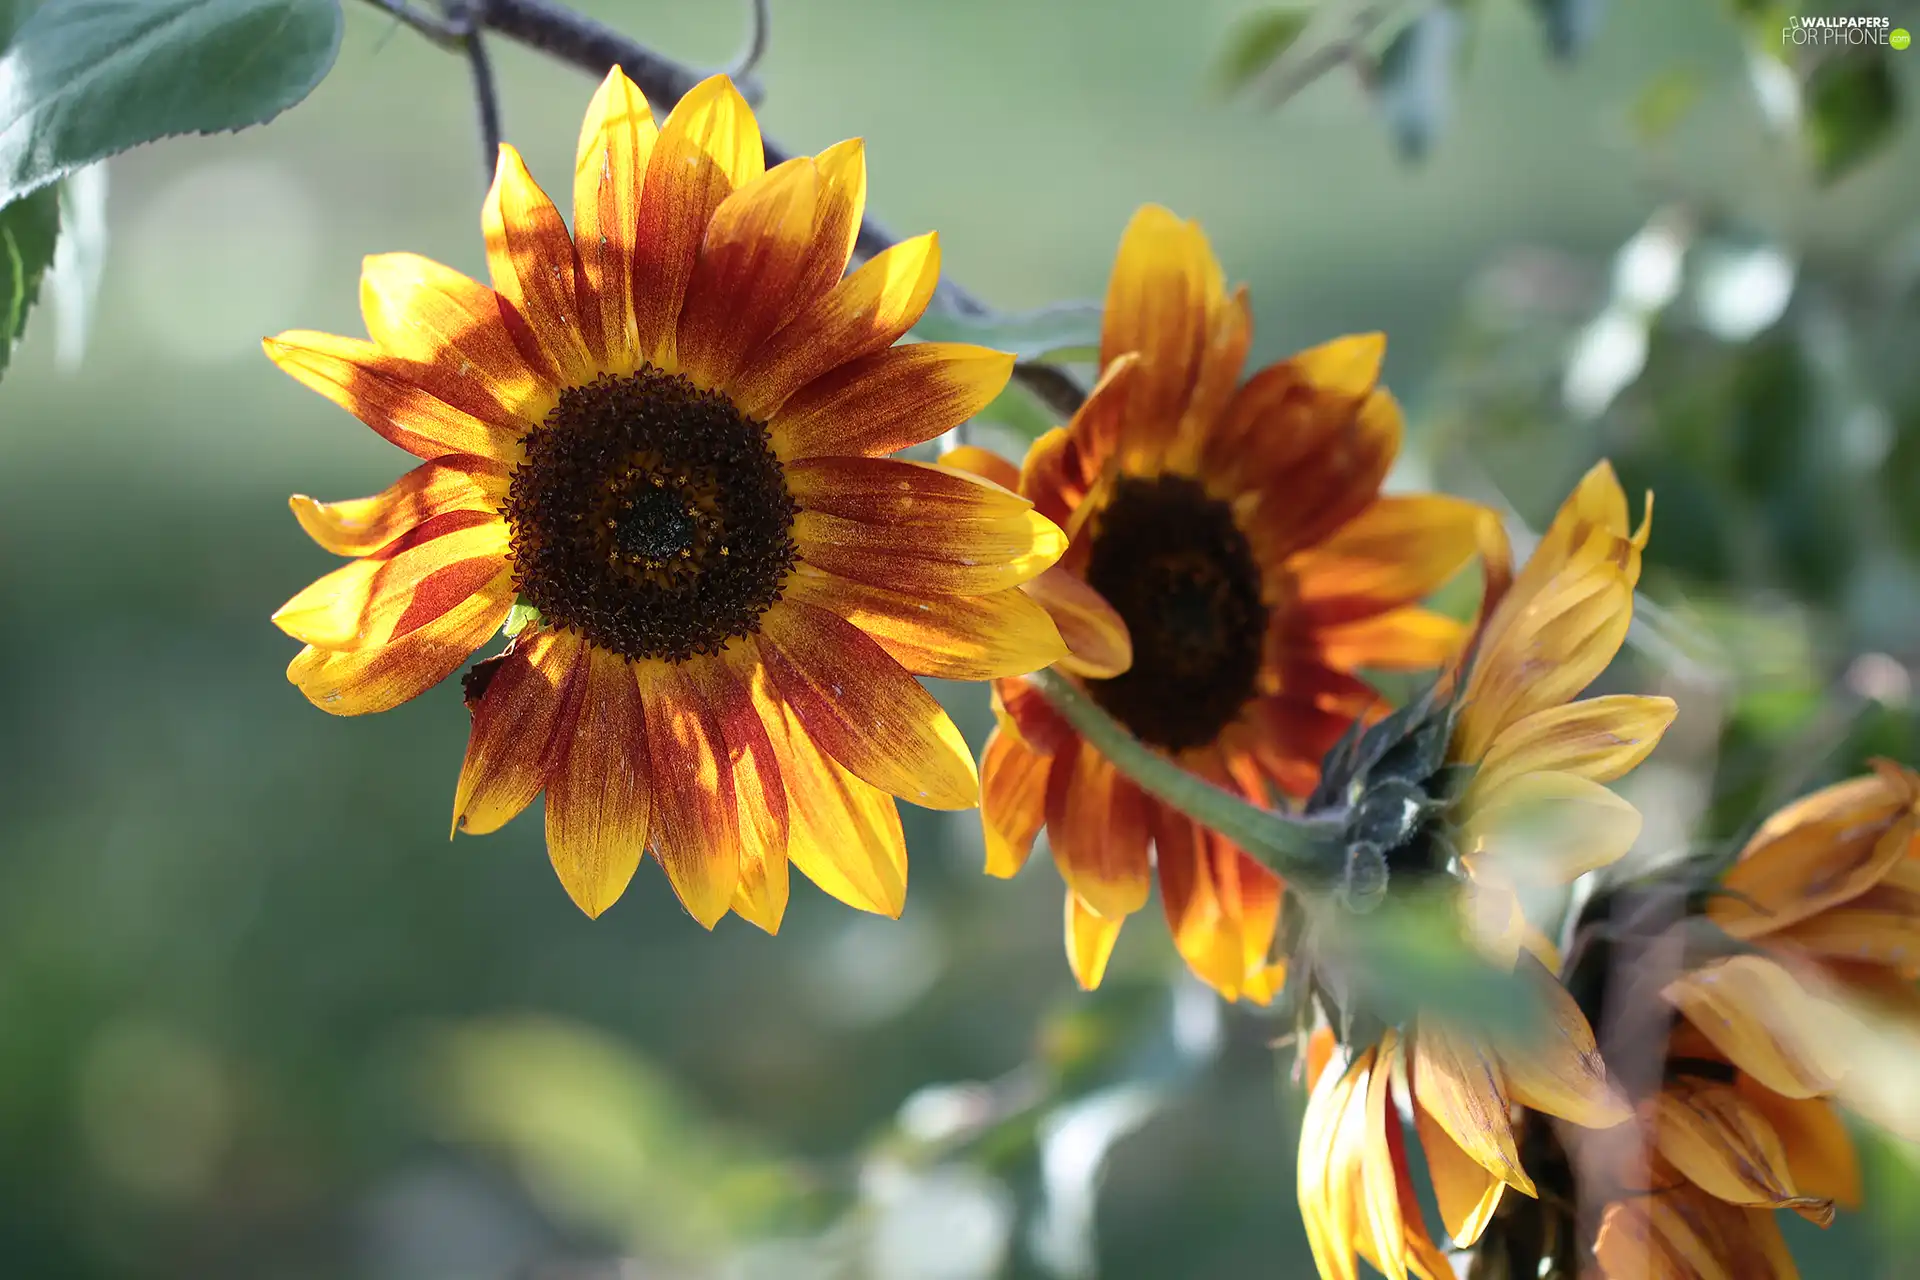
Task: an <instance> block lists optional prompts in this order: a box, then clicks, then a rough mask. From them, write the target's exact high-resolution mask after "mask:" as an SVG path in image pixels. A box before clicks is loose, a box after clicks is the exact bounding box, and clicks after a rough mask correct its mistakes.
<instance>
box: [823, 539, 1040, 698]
mask: <svg viewBox="0 0 1920 1280" xmlns="http://www.w3.org/2000/svg"><path fill="white" fill-rule="evenodd" d="M786 598H787V599H789V600H798V601H801V602H803V603H806V604H812V605H817V606H819V607H820V608H822V609H825V610H826V611H827V612H829V613H833V614H837V615H838V616H840V617H842V618H845V619H846V620H847V621H849V622H851V623H852V624H853V625H854V626H856V627H858V628H860V629H861V630H862V631H864V632H866V633H867V634H868V635H870V636H872V637H873V638H874V639H875V640H876V641H878V642H879V644H880V647H881V648H882V649H884V650H886V652H887V654H888V656H889V657H891V658H892V659H893V660H894V661H895V662H898V663H899V664H900V665H901V666H903V667H905V668H906V669H907V670H908V671H911V672H912V673H913V674H915V675H921V676H938V677H939V678H941V679H944V680H992V679H996V678H998V677H1001V676H1011V675H1025V674H1027V673H1028V672H1030V671H1038V670H1040V668H1042V667H1044V666H1047V665H1048V664H1049V663H1051V662H1053V661H1054V660H1056V659H1058V658H1061V657H1063V656H1064V655H1065V653H1066V645H1065V643H1064V642H1063V641H1062V640H1061V639H1060V632H1059V630H1058V629H1057V628H1056V627H1055V626H1054V623H1053V619H1052V618H1051V617H1049V616H1048V614H1047V611H1046V610H1045V609H1043V608H1041V607H1040V606H1039V605H1038V604H1036V603H1035V602H1034V601H1033V600H1032V599H1031V598H1029V597H1028V596H1027V595H1026V594H1025V593H1023V592H1021V591H1018V590H1012V591H995V592H992V593H989V594H987V595H981V596H923V595H908V594H905V593H903V592H899V591H889V590H887V588H885V587H877V586H874V585H873V584H871V583H866V582H855V581H853V580H852V579H851V578H842V577H840V576H839V575H838V574H831V573H828V572H826V571H825V570H823V569H816V568H814V567H813V566H812V565H807V564H803V565H801V566H800V567H799V569H798V571H797V572H795V573H794V575H793V576H792V577H791V578H789V579H788V580H787V586H786Z"/></svg>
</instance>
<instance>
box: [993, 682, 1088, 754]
mask: <svg viewBox="0 0 1920 1280" xmlns="http://www.w3.org/2000/svg"><path fill="white" fill-rule="evenodd" d="M993 716H994V719H996V720H998V721H999V722H1000V725H1001V727H1002V728H1004V729H1006V730H1007V732H1009V733H1011V734H1013V735H1014V736H1015V737H1017V738H1019V739H1020V741H1022V742H1024V743H1025V744H1026V745H1027V747H1028V748H1029V749H1030V750H1032V751H1034V752H1036V753H1038V754H1040V755H1043V756H1050V755H1052V754H1054V753H1055V752H1057V751H1059V750H1060V749H1061V748H1062V747H1064V746H1065V745H1066V744H1067V743H1069V742H1072V741H1074V740H1075V739H1077V738H1078V737H1079V736H1080V735H1079V734H1077V733H1075V732H1074V729H1073V726H1072V725H1070V724H1068V723H1067V721H1066V718H1065V717H1064V716H1062V715H1061V714H1060V713H1059V712H1058V711H1056V710H1055V709H1054V706H1053V704H1052V703H1051V702H1049V701H1047V696H1046V695H1045V694H1043V693H1041V692H1040V691H1039V690H1038V689H1036V688H1034V687H1033V685H1032V684H1031V683H1030V682H1029V681H1026V680H995V681H994V682H993Z"/></svg>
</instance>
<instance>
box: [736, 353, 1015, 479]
mask: <svg viewBox="0 0 1920 1280" xmlns="http://www.w3.org/2000/svg"><path fill="white" fill-rule="evenodd" d="M1013 363H1014V359H1013V356H1011V355H1010V354H1008V353H1007V352H1004V351H995V350H993V349H991V348H989V347H976V346H971V345H969V344H967V343H963V342H913V343H908V344H907V345H905V346H899V347H888V348H886V349H885V350H882V351H876V352H874V353H873V354H871V355H863V356H860V357H858V358H856V359H852V360H849V361H847V362H846V363H844V364H840V365H838V366H835V367H832V368H830V369H828V370H827V371H825V372H823V373H821V374H820V375H819V376H817V377H815V378H814V379H813V380H812V381H810V382H808V383H806V385H804V386H802V387H800V388H799V389H798V390H796V391H794V392H793V393H792V394H791V395H789V396H787V397H786V398H785V400H784V401H783V402H782V403H781V406H780V411H779V412H778V413H776V414H775V415H774V416H773V419H772V421H771V422H770V423H769V424H768V426H769V430H770V432H771V434H772V437H773V447H774V452H776V453H778V454H779V455H780V457H781V458H782V459H783V460H787V461H795V460H798V459H801V458H814V457H820V456H823V455H825V456H842V457H848V456H852V457H879V456H882V455H884V454H889V453H894V452H897V451H899V450H901V449H906V448H910V447H911V446H913V445H916V444H921V443H923V442H924V441H927V440H931V439H933V438H934V437H936V436H938V435H940V434H942V433H943V432H946V431H950V430H952V429H953V428H954V427H957V426H959V425H960V424H961V423H962V422H965V421H966V420H967V419H968V418H971V417H972V416H973V415H974V414H976V413H978V412H980V410H982V409H984V408H986V407H987V406H988V405H989V404H991V403H992V402H993V400H994V398H995V397H996V396H998V395H999V394H1000V393H1001V392H1002V391H1003V390H1005V389H1006V385H1007V379H1008V378H1009V377H1011V376H1012V374H1013ZM749 376H750V375H749ZM981 452H985V450H982V451H981ZM942 461H943V462H945V461H946V460H945V459H942ZM955 465H956V467H957V469H960V470H967V471H973V470H975V469H974V468H972V467H968V466H965V465H963V464H955ZM976 474H978V472H976ZM989 478H991V479H994V480H997V481H999V482H1000V483H1002V484H1006V486H1007V487H1008V488H1010V489H1011V488H1013V487H1015V484H1017V482H1018V473H1017V472H1016V473H1015V481H1014V483H1008V482H1007V481H1005V480H1004V479H1002V478H1001V477H999V476H993V477H989Z"/></svg>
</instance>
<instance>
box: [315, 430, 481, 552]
mask: <svg viewBox="0 0 1920 1280" xmlns="http://www.w3.org/2000/svg"><path fill="white" fill-rule="evenodd" d="M506 486H507V469H506V468H505V467H503V466H501V465H500V464H499V463H497V462H495V461H493V460H492V459H491V458H481V457H477V456H475V455H473V454H464V453H457V454H451V455H449V456H447V457H444V458H436V459H434V460H433V461H432V462H423V463H421V464H420V465H419V466H417V467H415V468H414V469H413V470H411V471H409V472H407V474H405V475H403V476H401V477H400V478H399V479H398V480H396V481H394V482H393V484H392V485H390V486H389V487H388V488H387V489H386V490H385V491H384V492H382V493H379V494H376V495H375V496H373V497H371V498H349V499H347V500H346V501H344V502H316V501H315V500H314V499H312V498H309V497H308V496H307V495H306V494H304V493H296V494H294V495H293V497H291V498H289V499H288V500H287V505H288V506H290V507H292V508H293V516H294V519H296V520H298V521H299V522H300V527H301V528H302V529H305V530H306V531H307V536H308V537H310V538H312V539H313V540H314V541H315V542H317V543H319V544H320V545H321V546H323V547H325V548H326V549H327V550H329V551H331V552H333V553H334V554H335V555H338V556H364V555H371V554H373V553H374V552H376V551H378V550H380V549H381V548H382V547H385V546H386V545H387V544H389V543H391V542H393V541H394V540H395V539H396V538H399V537H401V536H403V535H405V534H407V533H410V532H412V531H413V530H414V529H416V528H418V527H419V526H421V525H423V524H425V523H426V522H427V521H429V520H431V519H433V518H434V517H435V516H439V515H445V514H446V513H447V512H449V511H486V512H495V511H498V510H499V509H500V498H501V495H503V494H504V493H505V492H506Z"/></svg>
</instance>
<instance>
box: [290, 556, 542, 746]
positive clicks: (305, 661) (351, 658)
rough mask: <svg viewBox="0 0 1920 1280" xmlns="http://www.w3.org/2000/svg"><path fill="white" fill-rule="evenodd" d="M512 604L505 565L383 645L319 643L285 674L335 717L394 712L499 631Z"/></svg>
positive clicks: (300, 655)
mask: <svg viewBox="0 0 1920 1280" xmlns="http://www.w3.org/2000/svg"><path fill="white" fill-rule="evenodd" d="M512 607H513V572H512V570H511V569H508V568H504V567H503V568H502V569H501V570H500V572H499V574H498V575H497V576H495V577H494V578H493V579H492V580H491V581H489V582H488V583H486V585H484V586H482V587H481V588H480V589H479V590H477V591H475V592H473V593H472V594H471V595H469V596H467V597H465V598H464V599H462V600H461V601H460V602H459V603H458V604H455V605H454V606H453V607H452V608H451V609H448V610H447V611H446V612H445V613H443V614H441V615H440V616H439V617H438V618H436V619H434V620H433V621H432V622H429V623H427V624H426V625H424V626H421V627H417V628H415V629H413V630H412V631H409V632H407V633H406V634H405V635H403V636H401V637H399V638H398V639H396V640H394V641H392V642H391V643H388V644H384V645H370V646H365V647H361V648H356V649H320V648H316V647H315V646H313V645H308V646H307V647H306V648H304V649H302V650H301V651H300V652H299V653H298V654H297V655H295V656H294V659H293V661H292V662H291V663H290V664H288V666H287V679H289V680H291V681H292V682H293V683H294V684H295V685H296V686H297V687H298V688H299V690H300V692H301V693H304V694H305V695H306V696H307V699H308V701H310V702H312V703H313V704H314V705H315V706H317V707H319V708H320V709H321V710H322V711H327V712H331V713H332V714H334V715H337V716H359V715H367V714H370V713H372V712H375V711H390V710H392V709H393V708H394V707H397V706H399V705H400V704H401V703H403V702H405V701H407V700H408V699H410V698H416V697H418V696H419V695H421V694H423V693H425V692H426V691H427V690H428V689H431V688H432V687H433V686H434V685H436V684H439V683H440V682H441V681H442V680H444V679H446V678H447V677H448V676H450V675H452V674H453V673H454V672H455V671H456V670H458V669H459V666H460V664H461V663H463V662H465V661H466V660H467V658H468V657H469V656H470V655H471V654H472V653H473V651H474V650H475V649H478V648H479V647H480V646H481V645H483V644H485V643H486V642H487V637H488V636H491V635H492V634H493V633H494V632H495V631H497V630H499V628H500V624H501V623H503V622H505V621H506V620H507V611H508V610H510V609H511V608H512Z"/></svg>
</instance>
